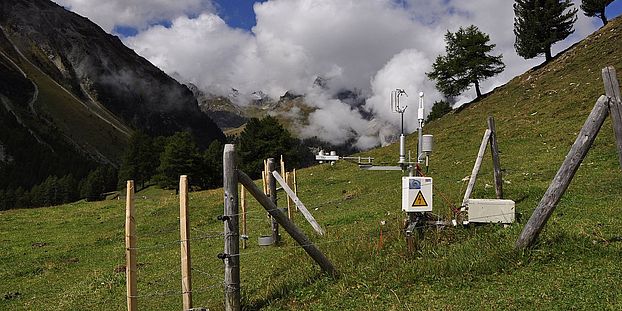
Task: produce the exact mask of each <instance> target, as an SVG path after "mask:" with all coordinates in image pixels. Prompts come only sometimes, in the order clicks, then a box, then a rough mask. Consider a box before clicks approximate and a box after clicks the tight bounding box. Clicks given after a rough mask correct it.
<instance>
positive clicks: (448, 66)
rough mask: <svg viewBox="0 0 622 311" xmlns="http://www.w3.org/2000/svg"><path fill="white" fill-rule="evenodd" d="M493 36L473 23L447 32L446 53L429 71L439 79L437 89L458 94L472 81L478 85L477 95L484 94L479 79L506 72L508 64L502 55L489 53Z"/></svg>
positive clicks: (444, 92)
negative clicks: (506, 64)
mask: <svg viewBox="0 0 622 311" xmlns="http://www.w3.org/2000/svg"><path fill="white" fill-rule="evenodd" d="M488 41H490V37H489V36H488V35H487V34H485V33H483V32H481V31H480V30H479V29H478V28H477V27H476V26H474V25H471V26H469V27H467V28H462V27H460V29H459V30H458V31H457V32H455V33H452V32H450V31H447V33H446V34H445V42H446V43H447V46H445V52H446V53H447V55H439V56H438V57H436V61H435V62H434V64H433V65H432V69H433V70H432V72H428V73H427V76H428V77H429V78H430V79H433V80H436V88H438V89H439V91H441V92H442V93H443V94H445V95H446V96H457V95H460V93H462V91H464V90H465V89H467V88H468V87H469V86H470V85H471V84H473V85H475V92H476V94H477V97H478V98H479V97H480V96H482V92H481V91H480V87H479V82H480V81H481V80H483V79H486V78H490V77H492V76H495V75H497V74H499V73H501V72H502V71H503V69H504V68H505V65H504V64H503V62H502V61H501V59H502V57H503V56H502V55H498V56H493V55H490V54H489V53H490V52H491V51H492V50H493V49H494V48H495V45H494V44H489V43H488Z"/></svg>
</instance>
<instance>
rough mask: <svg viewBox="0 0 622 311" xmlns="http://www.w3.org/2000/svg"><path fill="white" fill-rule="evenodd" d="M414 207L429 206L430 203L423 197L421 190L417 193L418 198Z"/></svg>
mask: <svg viewBox="0 0 622 311" xmlns="http://www.w3.org/2000/svg"><path fill="white" fill-rule="evenodd" d="M412 206H413V207H417V206H428V202H426V200H425V198H424V197H423V193H421V190H419V193H417V197H416V198H415V201H414V202H413V205H412Z"/></svg>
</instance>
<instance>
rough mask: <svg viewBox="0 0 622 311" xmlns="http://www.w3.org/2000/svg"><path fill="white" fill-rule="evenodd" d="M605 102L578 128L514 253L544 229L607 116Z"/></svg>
mask: <svg viewBox="0 0 622 311" xmlns="http://www.w3.org/2000/svg"><path fill="white" fill-rule="evenodd" d="M608 102H609V101H608V99H607V97H606V96H604V95H603V96H601V97H600V98H599V99H598V101H596V105H594V108H593V109H592V112H591V113H590V115H589V116H588V118H587V120H585V124H583V127H582V128H581V131H580V132H579V135H578V136H577V139H576V140H575V142H574V144H573V145H572V147H571V148H570V151H569V152H568V155H566V159H565V160H564V163H563V164H562V166H561V167H560V168H559V170H558V171H557V174H556V175H555V178H553V181H552V182H551V184H550V185H549V188H548V189H547V190H546V193H544V196H543V197H542V200H541V201H540V204H538V207H536V209H535V210H534V211H533V214H531V218H529V221H528V222H527V224H526V225H525V228H523V231H522V232H521V234H520V236H519V238H518V240H517V241H516V245H515V246H516V248H517V249H524V248H527V247H529V246H531V245H532V244H533V242H534V241H535V240H536V238H537V237H538V235H539V234H540V231H542V229H543V228H544V225H545V224H546V221H547V220H548V219H549V217H550V216H551V214H552V213H553V210H555V207H556V206H557V203H558V202H559V200H560V199H561V197H562V195H563V194H564V192H565V191H566V189H567V188H568V185H570V182H571V181H572V178H573V177H574V174H575V173H576V172H577V169H579V166H580V165H581V162H582V161H583V159H584V158H585V156H586V155H587V152H588V151H589V150H590V147H591V146H592V143H593V142H594V139H595V138H596V134H598V131H599V130H600V127H601V126H602V125H603V122H604V121H605V118H606V117H607V112H608V110H609V109H608Z"/></svg>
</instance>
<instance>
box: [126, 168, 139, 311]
mask: <svg viewBox="0 0 622 311" xmlns="http://www.w3.org/2000/svg"><path fill="white" fill-rule="evenodd" d="M135 214H136V207H135V205H134V181H133V180H128V181H127V193H126V197H125V281H126V286H127V310H128V311H136V310H138V304H137V297H136V296H137V290H136V218H135Z"/></svg>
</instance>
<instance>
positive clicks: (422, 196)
mask: <svg viewBox="0 0 622 311" xmlns="http://www.w3.org/2000/svg"><path fill="white" fill-rule="evenodd" d="M404 96H406V97H408V94H406V91H404V89H395V90H394V91H391V100H390V105H391V106H390V107H391V111H392V112H395V113H399V114H400V119H401V130H400V138H399V141H400V149H399V159H398V162H397V164H398V165H397V166H378V165H374V164H373V163H372V161H373V158H361V157H340V156H338V155H337V154H336V153H335V152H334V151H331V152H330V154H329V155H327V154H326V153H325V152H324V151H323V150H322V151H320V152H319V154H318V155H316V157H315V158H316V160H317V161H320V163H322V162H324V161H329V162H330V163H331V164H334V163H335V161H338V160H355V161H356V160H357V159H358V165H359V168H361V169H364V170H372V171H397V170H400V171H402V172H404V173H405V172H408V176H402V182H401V186H402V200H401V201H402V211H404V212H406V213H407V214H408V219H407V221H406V223H405V228H406V229H405V233H406V236H407V238H411V237H412V236H413V235H412V233H413V232H415V231H417V230H418V229H420V228H421V227H422V225H423V222H424V221H425V219H426V217H425V212H431V211H432V206H433V198H432V196H433V189H432V182H433V180H432V178H431V177H428V176H424V174H423V172H422V169H421V167H422V166H424V165H425V167H426V171H427V168H428V166H429V155H430V153H431V152H432V145H433V136H432V135H423V125H424V114H425V111H424V108H423V98H424V94H423V92H420V93H419V103H418V109H417V122H418V124H417V125H418V126H417V132H418V142H417V150H416V159H415V161H411V159H410V152H409V153H408V154H409V156H408V159H407V158H406V136H405V135H404V113H405V112H406V109H407V108H408V106H407V105H403V104H402V103H401V102H400V100H401V99H402V97H404ZM361 159H364V160H367V162H365V163H362V162H361ZM410 244H411V243H410V240H409V245H410Z"/></svg>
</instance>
